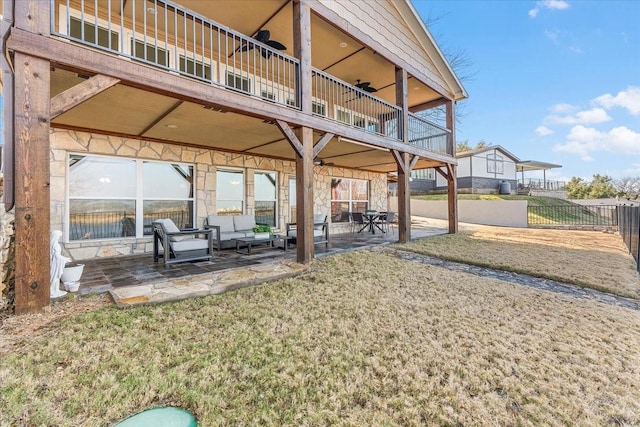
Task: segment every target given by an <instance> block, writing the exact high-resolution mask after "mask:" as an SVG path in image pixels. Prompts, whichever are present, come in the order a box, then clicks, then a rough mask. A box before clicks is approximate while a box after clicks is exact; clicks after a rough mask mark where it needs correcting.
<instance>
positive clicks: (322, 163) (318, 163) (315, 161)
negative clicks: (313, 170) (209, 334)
mask: <svg viewBox="0 0 640 427" xmlns="http://www.w3.org/2000/svg"><path fill="white" fill-rule="evenodd" d="M313 164H314V165H315V166H320V167H322V166H333V165H334V164H335V163H333V162H325V161H324V160H322V159H318V158H317V157H316V158H315V159H313Z"/></svg>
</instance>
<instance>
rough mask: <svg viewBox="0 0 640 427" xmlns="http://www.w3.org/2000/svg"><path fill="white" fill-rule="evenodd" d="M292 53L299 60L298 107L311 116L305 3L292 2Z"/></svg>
mask: <svg viewBox="0 0 640 427" xmlns="http://www.w3.org/2000/svg"><path fill="white" fill-rule="evenodd" d="M293 53H294V56H295V57H296V58H298V59H299V60H300V73H299V74H298V78H299V80H298V82H297V83H298V84H297V87H298V101H299V104H298V105H299V106H300V107H301V109H302V112H303V113H305V114H311V112H312V94H311V92H312V83H311V9H310V8H309V4H308V3H307V2H306V1H301V0H295V1H294V2H293Z"/></svg>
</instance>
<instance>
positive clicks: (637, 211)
mask: <svg viewBox="0 0 640 427" xmlns="http://www.w3.org/2000/svg"><path fill="white" fill-rule="evenodd" d="M618 230H619V232H620V236H622V241H624V244H625V245H627V248H629V252H630V253H631V256H633V259H634V261H635V262H636V270H638V271H639V272H640V206H628V205H621V206H618Z"/></svg>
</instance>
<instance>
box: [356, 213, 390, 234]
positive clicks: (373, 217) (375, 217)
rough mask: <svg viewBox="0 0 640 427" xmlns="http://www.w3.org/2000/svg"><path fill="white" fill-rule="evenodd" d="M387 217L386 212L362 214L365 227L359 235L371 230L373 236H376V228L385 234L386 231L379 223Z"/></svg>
mask: <svg viewBox="0 0 640 427" xmlns="http://www.w3.org/2000/svg"><path fill="white" fill-rule="evenodd" d="M386 217H387V213H386V212H365V213H363V214H362V219H364V225H363V226H362V228H361V229H360V230H358V233H360V232H361V231H362V230H364V229H365V228H368V229H369V232H370V233H371V234H376V228H377V229H378V230H380V232H382V233H384V230H383V229H382V228H381V227H380V225H378V223H377V221H379V220H381V219H384V218H386Z"/></svg>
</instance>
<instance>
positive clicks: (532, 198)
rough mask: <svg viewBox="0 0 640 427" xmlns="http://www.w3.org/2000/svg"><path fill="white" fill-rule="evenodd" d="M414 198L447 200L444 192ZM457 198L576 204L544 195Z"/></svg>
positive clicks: (563, 204)
mask: <svg viewBox="0 0 640 427" xmlns="http://www.w3.org/2000/svg"><path fill="white" fill-rule="evenodd" d="M411 198H412V199H416V200H447V195H446V194H427V195H422V196H411ZM458 200H526V201H528V202H529V206H576V204H575V203H572V202H570V201H568V200H563V199H558V198H555V197H545V196H518V195H515V194H514V195H500V194H458Z"/></svg>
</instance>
